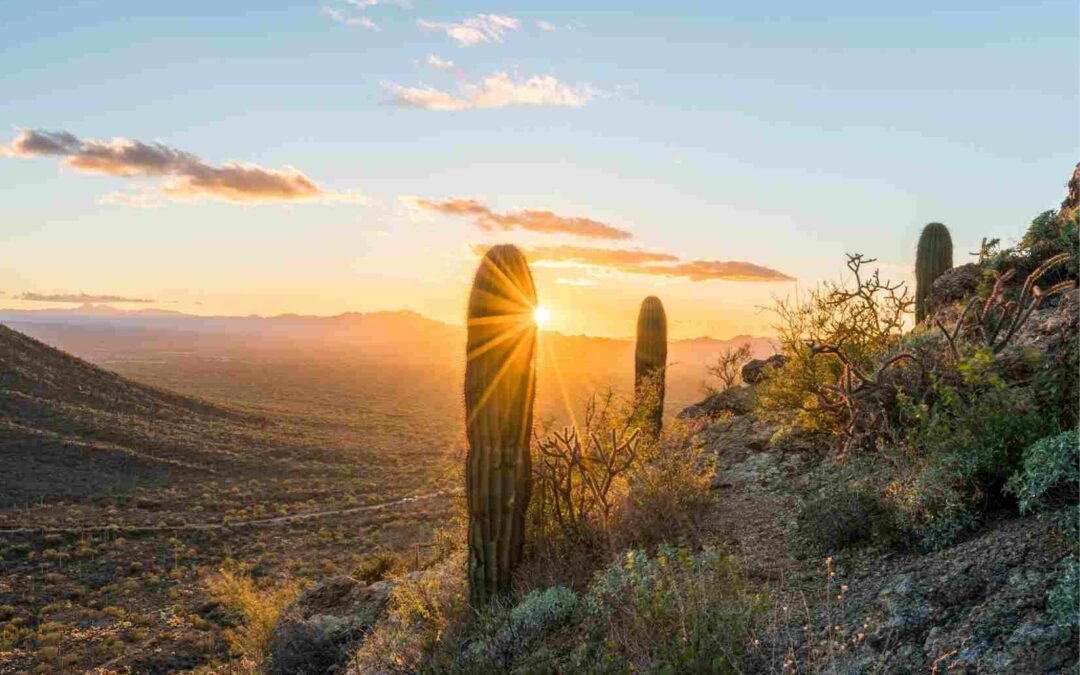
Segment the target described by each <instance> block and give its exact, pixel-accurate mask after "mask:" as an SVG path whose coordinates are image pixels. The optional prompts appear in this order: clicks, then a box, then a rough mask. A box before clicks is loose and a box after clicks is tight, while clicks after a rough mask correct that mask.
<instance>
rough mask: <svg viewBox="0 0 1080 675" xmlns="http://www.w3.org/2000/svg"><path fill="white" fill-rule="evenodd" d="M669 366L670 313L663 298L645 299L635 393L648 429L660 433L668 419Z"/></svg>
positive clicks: (639, 328)
mask: <svg viewBox="0 0 1080 675" xmlns="http://www.w3.org/2000/svg"><path fill="white" fill-rule="evenodd" d="M666 369H667V315H665V314H664V304H663V303H662V302H660V298H657V297H656V296H653V295H650V296H649V297H647V298H645V299H644V300H643V301H642V302H641V310H640V311H639V312H638V320H637V348H636V349H635V350H634V396H635V398H636V400H637V405H636V407H637V411H638V415H639V416H640V418H641V420H642V423H643V424H644V426H645V427H646V428H645V431H647V432H649V433H651V434H652V435H653V436H656V435H659V433H660V428H661V426H662V425H663V419H664V384H665V383H664V379H665V377H666V372H665V371H666Z"/></svg>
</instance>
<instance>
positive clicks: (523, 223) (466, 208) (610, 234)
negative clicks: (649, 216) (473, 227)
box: [411, 198, 633, 239]
mask: <svg viewBox="0 0 1080 675" xmlns="http://www.w3.org/2000/svg"><path fill="white" fill-rule="evenodd" d="M411 205H412V206H413V207H414V208H419V209H423V210H427V211H434V212H436V213H441V214H443V215H450V216H466V217H469V218H472V219H473V222H475V223H476V224H477V225H479V226H480V227H481V228H483V229H485V230H497V229H498V230H518V229H520V230H526V231H529V232H541V233H547V234H572V235H574V236H578V237H587V238H593V239H630V238H632V237H633V235H632V234H630V232H628V231H627V230H623V229H619V228H617V227H614V226H612V225H608V224H607V223H602V222H600V221H598V220H593V219H591V218H580V217H568V216H560V215H557V214H555V213H552V212H551V211H546V210H533V209H526V210H521V211H513V212H510V213H496V212H494V211H492V210H491V209H490V208H488V207H487V206H485V205H484V204H481V203H480V202H478V201H476V200H474V199H447V200H444V201H439V202H436V201H429V200H427V199H419V198H413V199H412V200H411Z"/></svg>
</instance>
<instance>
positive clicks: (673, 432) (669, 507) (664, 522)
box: [612, 422, 716, 550]
mask: <svg viewBox="0 0 1080 675" xmlns="http://www.w3.org/2000/svg"><path fill="white" fill-rule="evenodd" d="M715 460H716V456H715V455H713V454H706V453H704V451H703V450H702V448H701V447H700V446H698V445H696V444H695V443H694V442H693V441H692V439H691V434H690V430H689V429H688V428H687V427H686V426H685V425H683V424H681V423H678V422H671V423H669V424H668V426H667V428H666V429H665V431H664V437H663V438H662V439H661V441H660V445H659V449H658V451H656V452H655V453H654V455H653V457H652V458H651V459H650V460H649V461H647V462H643V463H642V464H641V465H640V466H637V467H635V468H634V470H633V472H632V474H631V476H630V481H629V489H628V491H627V494H626V499H625V501H624V502H623V504H622V508H621V509H620V510H619V511H618V517H617V518H615V519H614V521H613V522H612V536H613V541H614V543H615V548H616V549H617V550H622V549H626V548H651V547H653V546H655V545H657V544H659V543H660V542H664V541H668V542H684V543H695V542H696V535H697V529H698V528H697V525H698V522H699V520H700V517H701V515H702V514H703V513H704V512H705V510H706V508H707V506H708V504H709V500H710V496H709V481H710V480H711V478H712V476H713V475H714V473H715V465H714V464H715Z"/></svg>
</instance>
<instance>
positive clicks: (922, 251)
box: [915, 223, 953, 323]
mask: <svg viewBox="0 0 1080 675" xmlns="http://www.w3.org/2000/svg"><path fill="white" fill-rule="evenodd" d="M952 264H953V262H952V237H950V236H949V228H947V227H945V226H944V225H942V224H941V223H930V224H929V225H927V226H926V227H924V228H923V231H922V234H921V235H920V236H919V247H918V250H917V251H916V252H915V322H916V323H922V322H923V319H925V318H926V317H927V315H928V314H930V312H931V308H930V289H931V288H933V286H934V281H935V280H936V279H937V278H938V277H940V276H941V275H942V273H944V272H945V271H946V270H949V269H951V268H952Z"/></svg>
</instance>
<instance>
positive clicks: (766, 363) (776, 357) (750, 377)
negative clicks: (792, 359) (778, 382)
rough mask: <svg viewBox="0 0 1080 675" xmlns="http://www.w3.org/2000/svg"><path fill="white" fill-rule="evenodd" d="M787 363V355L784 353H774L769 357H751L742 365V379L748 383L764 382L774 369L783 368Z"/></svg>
mask: <svg viewBox="0 0 1080 675" xmlns="http://www.w3.org/2000/svg"><path fill="white" fill-rule="evenodd" d="M785 363H787V357H786V356H784V355H783V354H773V355H772V356H770V357H769V358H767V359H751V360H750V361H747V362H746V365H744V366H743V367H742V380H743V382H745V383H746V384H757V383H759V382H764V381H765V380H767V379H769V376H770V375H771V374H772V371H774V370H778V369H780V368H782V367H783V366H784V364H785Z"/></svg>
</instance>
